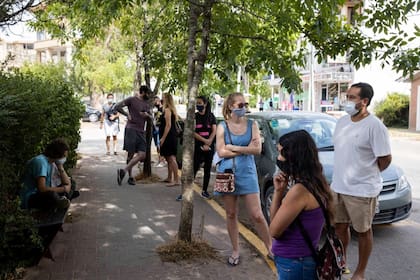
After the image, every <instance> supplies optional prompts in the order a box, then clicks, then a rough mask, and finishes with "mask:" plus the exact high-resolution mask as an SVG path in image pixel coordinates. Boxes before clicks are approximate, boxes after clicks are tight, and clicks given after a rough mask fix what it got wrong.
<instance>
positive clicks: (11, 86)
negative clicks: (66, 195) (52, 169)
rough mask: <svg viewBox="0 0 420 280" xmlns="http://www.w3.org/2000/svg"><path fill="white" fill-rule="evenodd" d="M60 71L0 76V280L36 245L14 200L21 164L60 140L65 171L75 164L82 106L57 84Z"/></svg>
mask: <svg viewBox="0 0 420 280" xmlns="http://www.w3.org/2000/svg"><path fill="white" fill-rule="evenodd" d="M63 77H64V72H63V71H61V70H60V66H58V67H53V66H36V67H33V68H30V67H25V68H24V69H23V72H20V73H14V74H10V73H9V74H6V73H0V84H1V85H2V86H1V88H0V126H1V127H2V128H3V129H2V137H1V138H0V169H1V170H2V172H1V173H0V185H1V188H0V205H1V207H0V276H1V277H3V273H6V272H8V271H11V270H12V269H13V268H14V267H16V266H18V265H25V264H27V261H28V260H27V259H25V257H28V256H30V255H33V254H31V252H33V251H34V250H35V251H36V250H37V249H38V250H39V248H40V240H39V238H38V235H37V232H36V231H35V230H34V228H33V221H32V219H31V218H30V217H29V216H28V214H27V212H26V211H23V210H21V209H20V208H19V203H20V202H19V199H18V198H17V194H18V193H19V191H20V178H21V175H22V172H23V168H24V165H25V162H26V161H27V160H29V159H30V158H32V157H33V156H35V155H37V154H39V153H41V152H42V151H43V149H44V147H45V145H46V144H47V143H48V142H50V141H51V140H53V139H55V138H57V137H64V138H66V139H67V141H68V143H69V145H70V149H71V150H70V152H69V156H68V161H67V163H66V165H67V167H72V166H74V165H75V163H76V153H75V149H76V148H77V145H78V143H79V141H80V135H79V128H80V118H81V116H82V112H83V111H82V109H83V108H82V105H81V103H80V101H79V100H78V99H77V98H75V97H74V94H73V91H72V89H71V86H70V85H69V84H68V83H67V82H66V81H65V80H64V79H63ZM1 277H0V278H1Z"/></svg>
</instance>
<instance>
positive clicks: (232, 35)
mask: <svg viewBox="0 0 420 280" xmlns="http://www.w3.org/2000/svg"><path fill="white" fill-rule="evenodd" d="M211 32H212V33H214V34H219V35H222V36H226V37H233V38H241V39H251V40H260V41H264V42H270V40H268V39H267V38H265V37H263V36H250V35H242V34H231V33H222V32H218V31H215V30H212V31H211Z"/></svg>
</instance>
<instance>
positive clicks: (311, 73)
mask: <svg viewBox="0 0 420 280" xmlns="http://www.w3.org/2000/svg"><path fill="white" fill-rule="evenodd" d="M309 56H310V57H309V93H308V101H309V102H308V103H309V104H308V111H315V90H314V87H315V86H314V84H315V83H314V46H313V45H312V44H310V47H309Z"/></svg>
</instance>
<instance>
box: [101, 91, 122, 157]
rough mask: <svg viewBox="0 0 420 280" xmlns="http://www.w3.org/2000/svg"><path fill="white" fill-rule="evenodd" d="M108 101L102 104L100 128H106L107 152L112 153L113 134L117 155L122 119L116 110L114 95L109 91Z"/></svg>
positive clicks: (115, 153) (113, 145) (114, 148)
mask: <svg viewBox="0 0 420 280" xmlns="http://www.w3.org/2000/svg"><path fill="white" fill-rule="evenodd" d="M106 99H107V101H108V102H107V103H105V104H104V105H103V106H102V114H101V124H100V126H99V128H100V129H102V127H103V128H104V130H105V137H106V138H105V144H106V154H107V155H110V154H111V152H110V149H111V136H112V147H113V152H114V155H117V141H118V140H117V136H118V133H119V132H120V119H119V113H118V112H116V111H114V110H113V108H114V105H115V102H114V95H113V94H112V93H109V94H108V95H107V96H106Z"/></svg>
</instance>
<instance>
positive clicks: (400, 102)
mask: <svg viewBox="0 0 420 280" xmlns="http://www.w3.org/2000/svg"><path fill="white" fill-rule="evenodd" d="M409 103H410V98H409V96H407V95H405V94H401V93H397V92H394V93H391V94H389V95H388V96H387V97H386V98H385V99H384V100H382V101H380V102H379V103H377V104H376V106H375V114H376V116H377V117H378V118H380V119H382V121H383V122H384V124H385V125H386V126H394V127H408V109H409Z"/></svg>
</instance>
